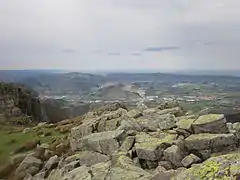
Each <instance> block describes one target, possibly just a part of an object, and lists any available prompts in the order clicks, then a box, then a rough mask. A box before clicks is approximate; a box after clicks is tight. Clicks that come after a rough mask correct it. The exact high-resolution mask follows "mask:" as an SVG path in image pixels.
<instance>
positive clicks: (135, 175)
mask: <svg viewBox="0 0 240 180" xmlns="http://www.w3.org/2000/svg"><path fill="white" fill-rule="evenodd" d="M150 178H151V174H149V173H148V172H146V171H144V170H143V169H141V168H139V167H137V166H135V165H134V163H133V162H132V160H131V159H130V158H128V157H126V156H120V157H119V159H118V161H117V164H116V166H115V167H113V168H111V169H110V171H109V173H108V175H107V177H106V180H113V179H114V180H123V179H124V180H147V179H150Z"/></svg>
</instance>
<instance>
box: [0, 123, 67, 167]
mask: <svg viewBox="0 0 240 180" xmlns="http://www.w3.org/2000/svg"><path fill="white" fill-rule="evenodd" d="M61 136H64V134H60V133H59V132H57V131H55V130H54V129H53V128H42V127H41V128H39V129H35V130H33V129H30V130H29V132H27V133H23V128H21V127H9V126H1V127H0V137H1V138H0V164H3V163H4V162H6V160H7V159H8V157H9V156H10V155H11V153H12V152H14V151H15V150H17V149H18V148H19V147H21V146H23V145H24V144H25V143H27V142H31V141H34V140H40V142H41V143H49V142H51V141H53V140H54V139H56V138H59V137H61Z"/></svg>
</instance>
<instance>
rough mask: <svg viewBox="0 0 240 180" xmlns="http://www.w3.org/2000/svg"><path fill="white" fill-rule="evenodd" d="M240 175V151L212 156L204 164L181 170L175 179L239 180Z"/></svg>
mask: <svg viewBox="0 0 240 180" xmlns="http://www.w3.org/2000/svg"><path fill="white" fill-rule="evenodd" d="M239 175H240V153H231V154H227V155H222V156H217V157H212V158H210V159H208V160H206V161H205V162H203V163H202V164H198V165H194V166H193V167H192V168H190V169H187V170H183V171H181V172H179V173H178V174H177V175H176V176H175V177H174V178H173V179H174V180H186V179H196V180H202V179H229V180H232V179H233V180H237V179H238V178H239Z"/></svg>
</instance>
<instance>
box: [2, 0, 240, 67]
mask: <svg viewBox="0 0 240 180" xmlns="http://www.w3.org/2000/svg"><path fill="white" fill-rule="evenodd" d="M239 7H240V2H239V1H237V0H211V1H209V0H194V1H192V0H171V1H169V0H148V1H146V0H121V1H119V0H101V1H99V0H88V1H85V0H41V1H40V0H21V1H19V0H2V1H0V58H1V60H0V66H1V67H2V68H5V69H14V68H24V69H26V68H61V69H62V68H68V69H79V70H81V69H125V68H129V69H144V68H150V69H156V68H159V69H184V68H209V67H212V68H218V69H220V68H235V67H236V64H238V65H240V63H238V62H237V61H238V59H237V57H238V56H239V55H240V53H239V52H238V46H239V45H240V43H239V40H240V39H239V35H238V34H239V30H240V26H239V25H238V24H239V18H238V17H239V15H240V12H239ZM206 42H215V43H213V44H211V45H208V46H204V43H206ZM172 46H179V47H180V49H179V50H178V51H168V52H164V51H163V52H158V53H156V52H155V53H151V54H149V53H146V52H142V50H143V49H146V48H149V47H172ZM66 49H71V50H74V53H64V50H66ZM96 50H101V53H96ZM136 52H140V54H141V55H138V56H132V54H133V53H136ZM109 53H119V54H120V55H119V56H109V55H108V54H109ZM229 61H231V62H232V63H229ZM234 62H235V63H234ZM226 65H228V66H226Z"/></svg>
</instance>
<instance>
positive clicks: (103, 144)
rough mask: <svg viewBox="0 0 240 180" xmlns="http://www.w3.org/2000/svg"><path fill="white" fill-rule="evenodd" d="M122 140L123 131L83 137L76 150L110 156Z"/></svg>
mask: <svg viewBox="0 0 240 180" xmlns="http://www.w3.org/2000/svg"><path fill="white" fill-rule="evenodd" d="M123 138H124V131H120V130H116V131H107V132H101V133H94V134H90V135H88V136H84V137H83V138H82V139H81V140H79V142H78V144H77V146H76V147H77V150H89V151H96V152H99V153H103V154H108V155H110V154H112V153H113V152H114V151H116V150H117V149H118V148H119V145H120V144H119V142H120V141H121V140H122V139H123Z"/></svg>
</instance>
